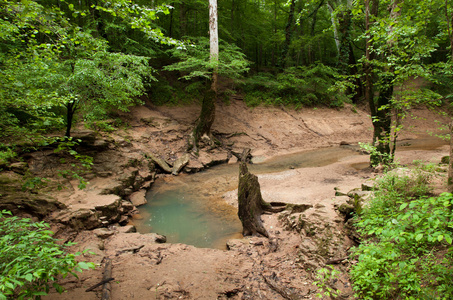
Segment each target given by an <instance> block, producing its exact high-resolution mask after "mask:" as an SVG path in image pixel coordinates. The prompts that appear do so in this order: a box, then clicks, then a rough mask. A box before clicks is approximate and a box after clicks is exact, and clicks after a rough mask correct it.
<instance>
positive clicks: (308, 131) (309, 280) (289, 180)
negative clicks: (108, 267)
mask: <svg viewBox="0 0 453 300" xmlns="http://www.w3.org/2000/svg"><path fill="white" fill-rule="evenodd" d="M198 113H199V107H198V106H196V105H193V106H186V107H172V108H168V107H153V106H151V105H147V106H144V107H137V108H134V109H133V110H132V111H131V113H129V114H127V115H124V116H123V117H124V118H125V120H127V122H128V124H129V128H127V129H126V130H120V131H116V132H113V133H110V134H103V135H102V136H99V135H96V134H95V133H93V132H86V131H85V132H80V133H79V134H80V135H81V136H82V138H83V139H84V140H86V147H85V149H88V150H89V151H88V153H89V154H91V155H93V156H94V167H93V171H92V172H91V173H90V174H87V177H88V179H89V182H90V183H89V185H88V186H87V188H86V189H85V190H81V191H80V190H78V189H77V188H76V185H77V182H69V183H65V184H66V189H64V190H63V191H62V192H53V194H52V196H53V197H54V198H55V199H56V201H57V203H59V204H61V207H57V208H53V209H52V210H53V211H54V212H53V213H51V214H50V215H49V216H48V218H47V220H48V221H51V222H53V223H54V224H55V225H54V230H55V231H57V234H58V235H59V236H60V237H62V238H63V239H65V240H74V241H75V242H77V243H78V244H77V246H75V247H74V251H78V250H83V249H87V248H89V249H91V251H92V253H93V254H86V255H84V256H83V257H81V259H86V260H90V261H94V262H96V263H99V264H100V267H99V268H96V269H95V270H90V271H87V272H84V273H83V274H82V275H81V276H80V280H79V281H77V280H75V279H74V278H69V277H68V278H66V279H63V280H62V282H61V283H62V284H63V286H64V287H65V288H67V289H68V292H66V293H64V294H63V295H58V294H52V295H50V296H48V297H47V299H81V300H84V299H100V288H97V289H95V291H94V292H85V290H86V289H87V288H88V287H90V286H92V285H94V284H96V283H98V282H99V281H101V280H102V272H103V261H104V258H105V257H109V258H110V259H112V261H113V270H112V277H114V278H115V280H114V281H113V282H112V299H227V298H231V299H314V298H315V294H316V293H317V292H318V290H317V288H316V286H314V285H313V282H314V281H315V280H316V279H315V274H316V270H317V269H319V268H322V267H325V266H326V263H327V264H328V266H330V267H334V268H336V269H337V270H339V271H340V272H341V273H340V275H339V276H338V278H336V279H335V280H333V281H332V282H330V283H329V284H330V285H331V286H332V287H333V288H335V289H338V290H340V291H341V294H342V297H343V298H344V299H348V298H351V297H352V290H351V284H350V282H349V279H348V276H347V269H348V267H349V264H350V262H349V261H347V260H343V259H344V258H345V257H347V250H348V249H349V247H350V246H352V244H353V241H351V240H350V239H349V238H348V236H347V234H346V232H345V228H344V224H343V217H342V216H341V215H339V214H338V213H337V211H336V210H335V206H339V205H340V204H342V203H344V202H345V201H346V200H347V197H345V196H339V197H335V188H337V189H339V190H341V191H343V192H348V191H350V190H352V189H354V188H358V187H360V186H361V184H362V183H363V182H364V181H366V180H367V179H369V178H372V177H373V176H374V175H375V174H374V173H372V172H371V171H370V170H362V169H361V167H363V166H365V165H366V163H367V161H368V157H367V156H366V155H362V156H351V157H346V158H343V159H341V160H340V161H338V162H335V163H333V164H330V165H327V166H323V167H311V168H295V169H290V170H287V171H283V172H279V173H272V174H265V175H261V176H259V180H260V184H261V188H262V193H263V197H264V199H265V200H266V201H269V202H271V201H283V202H288V203H293V204H298V205H299V206H298V207H299V208H298V209H295V210H292V211H286V212H282V213H279V214H272V215H263V220H264V225H265V226H266V228H267V229H268V231H269V233H270V235H271V238H270V239H269V240H268V239H264V238H259V237H252V238H246V239H237V240H231V241H230V242H229V243H228V246H229V249H230V250H229V251H227V250H215V249H198V248H195V247H192V246H187V245H181V244H166V243H161V242H162V239H163V238H162V237H161V236H159V235H156V234H138V233H134V232H133V227H132V226H130V224H131V223H130V221H131V218H133V216H134V212H135V207H134V205H139V204H141V203H143V202H144V191H145V189H147V188H149V187H150V186H152V182H153V180H154V178H155V177H156V176H174V175H160V174H165V173H169V172H172V171H174V170H175V169H174V167H173V169H171V168H172V166H171V164H175V162H176V160H177V159H178V158H180V157H182V156H183V154H184V151H185V143H186V137H187V135H188V134H189V132H190V130H191V125H192V123H193V121H194V120H195V119H196V118H197V116H198ZM413 113H414V115H416V116H418V117H419V118H418V119H416V120H411V121H410V122H409V123H410V124H408V125H410V126H411V130H410V131H407V132H406V133H404V135H403V136H401V139H404V140H405V143H406V145H409V144H411V143H412V142H411V139H414V138H416V137H418V136H420V135H423V136H425V135H424V134H423V133H424V132H425V131H426V129H429V128H431V129H434V128H435V127H436V125H435V123H434V119H440V118H439V117H438V116H437V115H434V114H431V113H429V112H428V111H425V110H414V111H413ZM216 116H217V118H216V122H215V124H214V128H213V129H214V133H215V134H216V136H217V137H218V138H219V139H220V140H221V141H222V142H223V144H224V145H226V147H224V148H218V149H211V150H209V149H203V151H202V152H201V153H200V156H199V157H195V156H193V155H190V156H189V162H188V163H187V165H185V166H184V167H183V172H194V171H199V170H202V169H205V168H209V167H210V166H211V165H214V164H219V163H226V162H229V163H235V161H236V159H235V156H234V155H235V153H240V152H241V151H242V148H244V147H248V148H251V149H252V155H253V156H254V159H255V161H260V160H264V159H268V158H271V157H273V156H277V155H281V154H286V153H293V152H297V151H301V150H304V149H316V148H321V147H329V146H338V145H340V143H342V144H352V145H354V144H356V143H357V142H362V141H365V142H366V141H369V139H370V136H371V122H370V119H369V116H368V114H367V113H366V112H365V111H363V110H360V109H356V108H353V107H350V106H346V107H345V108H343V109H341V110H329V109H321V108H320V109H304V110H301V111H292V110H289V109H280V108H260V107H259V108H254V109H249V108H247V107H245V105H244V103H243V102H241V101H237V100H233V101H232V103H231V104H230V105H225V104H220V103H219V105H218V107H217V111H216ZM421 117H423V119H422V118H421ZM436 143H437V142H435V140H431V141H430V142H429V144H430V145H432V146H433V147H431V149H427V150H410V148H409V147H407V149H408V150H407V151H402V152H399V153H398V156H399V157H400V160H401V162H402V163H408V162H410V161H412V160H414V159H424V160H433V161H435V162H438V161H440V157H442V156H443V155H447V154H448V148H447V147H446V146H439V145H437V146H439V147H437V146H436V147H434V146H435V145H434V144H436ZM404 147H406V146H401V149H403V148H404ZM56 159H58V157H57V156H55V154H53V151H52V150H48V151H47V152H46V151H41V152H39V153H35V154H33V155H31V156H30V157H28V159H27V165H26V166H23V167H24V168H29V169H30V170H31V171H32V172H35V174H40V175H42V176H44V175H45V174H49V175H51V174H52V172H54V170H55V168H56V165H55V164H53V163H52V162H54V161H55V160H56ZM160 159H162V160H166V161H167V162H168V163H170V165H169V166H168V167H169V168H170V170H167V171H165V170H163V168H165V166H164V167H162V166H160V164H162V162H160V163H159V162H158V160H160ZM16 171H17V170H16ZM13 174H15V173H14V170H11V171H10V172H9V175H10V176H13ZM207 185H209V184H207ZM215 196H221V197H223V198H224V200H225V201H227V202H228V203H230V204H231V205H233V206H235V205H236V201H237V199H236V191H235V190H234V188H232V189H231V191H229V192H228V193H225V194H222V195H215ZM2 201H3V199H2ZM62 207H66V208H62ZM120 224H121V225H120ZM127 224H129V225H127ZM122 225H126V226H122ZM99 227H103V228H99ZM96 228H97V229H96ZM335 259H337V260H338V259H340V261H336V262H334V264H333V265H331V264H329V263H331V262H332V260H335Z"/></svg>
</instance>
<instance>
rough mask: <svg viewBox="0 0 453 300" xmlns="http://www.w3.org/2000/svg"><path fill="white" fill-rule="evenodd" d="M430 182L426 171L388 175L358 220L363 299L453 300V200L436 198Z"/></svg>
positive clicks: (357, 272) (358, 285)
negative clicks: (432, 192) (432, 193)
mask: <svg viewBox="0 0 453 300" xmlns="http://www.w3.org/2000/svg"><path fill="white" fill-rule="evenodd" d="M430 176H431V174H430V173H429V172H427V171H426V168H422V167H417V168H416V169H415V170H414V171H409V170H404V169H397V170H394V171H391V172H388V173H387V174H385V175H383V176H382V177H381V178H380V179H378V181H377V183H376V185H375V187H376V191H375V196H374V198H373V199H372V200H371V201H370V203H369V204H367V205H364V207H363V212H362V213H361V215H360V216H356V218H357V219H358V222H357V224H358V225H357V226H358V230H359V232H360V233H361V234H362V236H363V237H364V240H363V242H362V244H360V245H359V246H358V247H356V248H355V249H354V250H353V256H355V257H357V260H358V262H357V264H355V265H354V266H353V267H352V270H351V277H352V279H353V282H354V290H355V292H356V296H357V297H359V298H360V299H453V283H452V281H451V279H452V278H453V248H452V240H453V213H452V209H451V208H452V206H453V195H452V194H450V193H443V194H441V195H439V196H433V195H431V194H430V193H431V188H430V186H429V182H430Z"/></svg>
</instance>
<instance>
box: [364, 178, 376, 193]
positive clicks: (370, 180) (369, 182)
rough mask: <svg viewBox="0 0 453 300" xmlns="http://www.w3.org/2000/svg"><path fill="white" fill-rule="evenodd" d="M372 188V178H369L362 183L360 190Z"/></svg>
mask: <svg viewBox="0 0 453 300" xmlns="http://www.w3.org/2000/svg"><path fill="white" fill-rule="evenodd" d="M373 190H374V180H372V179H369V180H367V181H365V182H364V183H362V191H373Z"/></svg>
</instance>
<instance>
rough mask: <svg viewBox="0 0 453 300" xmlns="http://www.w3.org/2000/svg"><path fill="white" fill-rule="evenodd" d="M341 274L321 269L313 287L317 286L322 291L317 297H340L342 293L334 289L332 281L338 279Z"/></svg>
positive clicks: (333, 270) (317, 273)
mask: <svg viewBox="0 0 453 300" xmlns="http://www.w3.org/2000/svg"><path fill="white" fill-rule="evenodd" d="M338 274H340V272H339V271H337V270H335V269H330V268H321V269H319V270H318V271H317V272H316V279H318V280H317V281H315V282H313V285H316V287H317V288H318V290H319V291H320V292H319V293H318V294H316V296H317V297H318V298H323V297H324V296H327V297H333V298H335V297H338V296H339V295H340V291H339V290H336V289H334V288H332V281H335V280H336V279H337V275H338Z"/></svg>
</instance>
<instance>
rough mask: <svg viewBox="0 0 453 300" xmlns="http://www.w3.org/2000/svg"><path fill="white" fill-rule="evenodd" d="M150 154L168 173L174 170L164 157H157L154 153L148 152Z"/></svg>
mask: <svg viewBox="0 0 453 300" xmlns="http://www.w3.org/2000/svg"><path fill="white" fill-rule="evenodd" d="M148 156H149V157H150V158H151V159H152V160H153V161H154V162H155V163H156V164H157V165H158V166H159V167H160V168H161V169H162V170H164V171H165V172H166V173H171V172H172V168H171V167H170V166H169V165H168V164H167V162H166V161H165V160H164V159H162V158H160V157H157V156H155V155H154V154H152V153H148Z"/></svg>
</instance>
